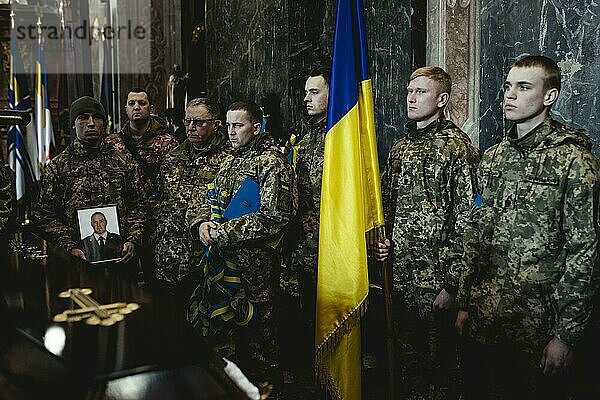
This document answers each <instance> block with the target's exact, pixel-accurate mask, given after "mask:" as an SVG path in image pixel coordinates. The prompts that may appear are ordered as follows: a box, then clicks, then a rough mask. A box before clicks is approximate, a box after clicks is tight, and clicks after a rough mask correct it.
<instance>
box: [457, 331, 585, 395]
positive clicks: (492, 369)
mask: <svg viewBox="0 0 600 400" xmlns="http://www.w3.org/2000/svg"><path fill="white" fill-rule="evenodd" d="M545 345H546V343H544V344H543V346H542V345H540V346H537V348H536V349H534V350H535V351H525V350H523V349H519V348H517V347H516V346H515V345H514V344H511V343H498V344H494V345H486V344H481V343H478V342H476V341H474V340H473V339H471V338H468V337H466V338H465V340H464V342H463V344H462V351H461V363H462V366H463V371H464V391H465V399H466V400H509V399H510V400H567V399H572V398H574V397H572V396H571V395H570V394H569V392H570V390H571V384H570V382H571V376H570V375H566V376H565V375H557V376H553V377H547V376H544V375H543V373H542V369H541V368H540V359H541V357H542V351H543V348H544V347H545ZM529 350H533V349H529ZM577 398H578V399H579V397H577ZM583 398H585V397H582V399H583Z"/></svg>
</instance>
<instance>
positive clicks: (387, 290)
mask: <svg viewBox="0 0 600 400" xmlns="http://www.w3.org/2000/svg"><path fill="white" fill-rule="evenodd" d="M381 233H382V234H381V235H380V237H379V240H385V227H383V229H382V230H381ZM388 260H389V257H388V258H387V259H386V260H385V261H377V264H378V265H379V269H380V271H381V277H382V281H383V285H382V286H383V305H384V316H385V345H386V350H387V364H388V365H387V367H388V368H387V369H388V371H387V372H388V389H389V395H390V400H395V398H396V384H395V374H394V321H393V316H392V288H391V284H390V264H389V261H388Z"/></svg>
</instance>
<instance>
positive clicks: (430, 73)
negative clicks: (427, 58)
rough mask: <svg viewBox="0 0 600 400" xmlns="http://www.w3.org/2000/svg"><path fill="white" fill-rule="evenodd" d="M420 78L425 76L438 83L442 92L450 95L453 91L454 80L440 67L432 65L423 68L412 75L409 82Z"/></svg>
mask: <svg viewBox="0 0 600 400" xmlns="http://www.w3.org/2000/svg"><path fill="white" fill-rule="evenodd" d="M420 76H424V77H425V78H429V79H431V80H432V81H435V82H437V83H438V85H439V87H440V90H441V91H442V93H443V92H446V93H448V94H450V91H451V90H452V78H450V75H448V73H447V72H446V71H444V70H443V69H441V68H440V67H435V66H432V65H428V66H426V67H421V68H419V69H417V70H415V72H413V73H412V74H411V75H410V79H409V81H412V80H413V79H416V78H418V77H420Z"/></svg>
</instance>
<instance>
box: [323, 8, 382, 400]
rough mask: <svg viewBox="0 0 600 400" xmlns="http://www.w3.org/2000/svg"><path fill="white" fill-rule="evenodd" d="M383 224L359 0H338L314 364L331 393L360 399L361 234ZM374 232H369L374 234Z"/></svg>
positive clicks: (364, 276) (365, 283)
mask: <svg viewBox="0 0 600 400" xmlns="http://www.w3.org/2000/svg"><path fill="white" fill-rule="evenodd" d="M383 226H384V218H383V207H382V203H381V187H380V181H379V164H378V158H377V142H376V138H375V121H374V110H373V92H372V87H371V77H370V73H369V60H368V54H367V37H366V30H365V21H364V11H363V0H339V3H338V10H337V18H336V26H335V35H334V43H333V63H332V71H331V81H330V86H329V108H328V115H327V136H326V138H325V161H324V166H323V187H322V190H321V214H320V231H319V269H318V280H317V316H316V332H315V334H316V338H315V339H316V367H317V374H318V377H319V379H320V381H321V383H322V384H324V385H325V387H326V389H327V390H328V392H329V393H330V394H331V395H332V396H333V398H335V399H344V400H346V399H348V400H355V399H360V396H361V348H360V342H361V340H360V318H361V316H362V315H363V313H364V311H365V309H366V305H367V296H368V293H369V279H368V273H367V240H366V236H367V233H370V235H369V236H370V237H374V235H373V232H375V231H378V230H382V229H383ZM375 236H376V235H375Z"/></svg>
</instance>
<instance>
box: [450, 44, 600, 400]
mask: <svg viewBox="0 0 600 400" xmlns="http://www.w3.org/2000/svg"><path fill="white" fill-rule="evenodd" d="M559 91H560V70H559V68H558V66H557V64H556V63H555V62H554V61H552V60H550V59H548V58H546V57H542V56H527V57H525V58H523V59H520V60H518V61H517V62H515V63H514V64H513V66H512V67H511V69H510V71H509V73H508V76H507V78H506V81H505V84H504V114H505V117H506V119H508V120H509V121H513V122H515V125H514V126H513V127H512V128H511V130H510V131H509V132H508V135H507V137H505V138H504V140H502V141H501V142H500V143H499V144H497V145H495V146H493V147H491V148H490V149H488V150H487V151H486V152H485V154H484V155H483V158H482V161H481V165H480V166H479V169H478V172H477V181H478V186H479V191H478V192H479V193H480V197H478V198H477V201H476V207H474V209H473V217H472V224H473V229H472V231H471V232H472V237H470V238H469V239H468V240H467V238H465V244H466V245H467V246H466V252H465V267H466V271H467V273H465V275H464V276H463V278H464V284H463V285H461V290H463V292H464V293H461V296H460V298H461V304H460V307H461V309H462V310H463V311H461V313H460V314H459V318H458V319H457V327H458V328H459V329H461V330H462V328H463V327H465V329H466V333H467V336H468V337H469V338H470V346H469V350H470V351H469V352H468V353H467V356H468V357H467V358H466V361H465V362H466V364H467V365H466V366H467V367H468V368H469V369H468V372H470V375H468V378H469V379H468V380H467V384H468V385H467V389H468V394H469V398H472V399H478V400H479V399H485V398H502V399H504V398H506V399H566V398H570V396H569V394H568V378H567V376H566V373H567V371H568V370H569V369H570V367H571V366H572V363H573V359H574V357H573V355H574V353H575V352H576V351H577V350H578V347H577V346H578V344H579V341H580V339H581V337H582V334H583V331H584V329H585V328H586V324H587V323H588V320H589V316H590V311H591V302H592V297H593V294H594V292H595V291H596V290H597V275H598V238H599V237H598V233H599V232H598V229H599V228H598V223H599V220H598V207H599V204H598V195H599V190H598V189H599V183H600V164H599V162H598V159H597V158H596V157H595V156H593V155H592V153H591V152H590V140H589V137H588V135H587V133H585V132H583V131H580V130H576V129H573V128H571V127H568V126H566V125H563V124H561V123H559V122H557V121H555V120H553V119H552V118H551V117H550V116H549V112H550V108H551V106H552V105H553V104H554V103H555V102H556V99H557V97H558V94H559ZM469 289H470V290H469ZM467 318H468V319H467ZM465 320H466V321H467V323H466V325H465ZM550 377H551V378H550Z"/></svg>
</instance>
